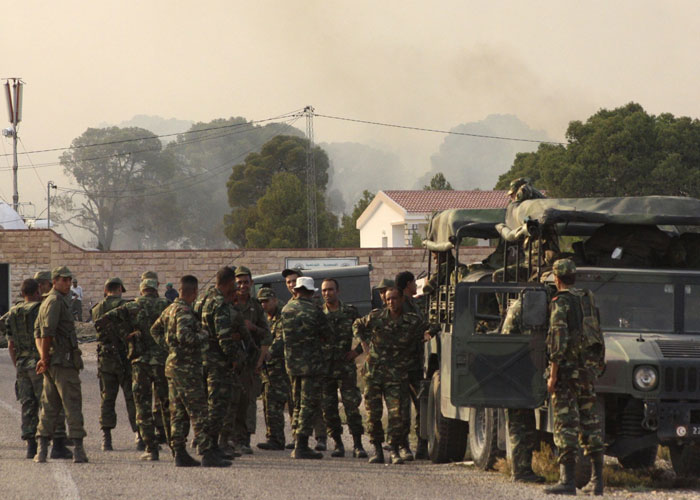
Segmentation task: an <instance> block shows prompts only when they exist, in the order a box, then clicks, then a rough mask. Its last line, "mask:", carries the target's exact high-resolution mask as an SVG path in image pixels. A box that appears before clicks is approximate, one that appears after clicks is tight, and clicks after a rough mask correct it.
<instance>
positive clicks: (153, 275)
mask: <svg viewBox="0 0 700 500" xmlns="http://www.w3.org/2000/svg"><path fill="white" fill-rule="evenodd" d="M141 280H156V281H158V273H157V272H155V271H146V272H145V273H143V274H142V275H141Z"/></svg>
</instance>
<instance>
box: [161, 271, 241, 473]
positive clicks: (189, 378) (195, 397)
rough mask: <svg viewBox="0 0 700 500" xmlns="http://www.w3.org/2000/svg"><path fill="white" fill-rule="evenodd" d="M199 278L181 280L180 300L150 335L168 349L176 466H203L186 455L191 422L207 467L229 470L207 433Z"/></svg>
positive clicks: (166, 363)
mask: <svg viewBox="0 0 700 500" xmlns="http://www.w3.org/2000/svg"><path fill="white" fill-rule="evenodd" d="M197 288H198V282H197V278H195V277H194V276H192V275H186V276H183V277H182V278H181V279H180V290H179V292H180V297H179V298H177V299H175V301H174V302H173V303H172V304H170V305H169V306H168V307H167V308H166V309H165V310H164V311H163V312H162V314H161V315H160V316H159V317H158V319H157V320H156V322H155V323H154V324H153V326H152V327H151V336H152V337H153V339H154V340H155V341H156V342H158V343H159V344H160V345H161V346H167V349H168V358H167V360H166V362H165V376H166V377H167V379H168V393H169V400H170V431H171V434H170V436H171V437H170V446H171V448H172V449H173V451H174V453H175V466H176V467H193V466H198V465H200V463H199V462H198V461H197V460H195V459H194V458H192V457H191V456H190V455H189V453H187V449H186V445H187V434H188V432H189V428H190V421H191V422H192V427H193V429H194V438H195V442H196V443H197V445H198V447H199V451H200V452H201V453H202V455H203V456H202V463H201V465H202V466H204V467H228V466H230V465H231V462H229V461H228V460H224V459H223V458H221V456H220V455H219V454H218V453H217V452H216V451H215V449H214V443H213V442H212V440H211V437H210V435H209V433H208V425H209V421H208V420H209V419H208V414H207V394H206V389H205V388H204V378H203V373H202V341H203V335H202V332H201V328H200V325H199V321H197V317H196V316H195V315H194V311H193V310H192V304H193V303H194V301H195V300H196V299H197V291H198V290H197Z"/></svg>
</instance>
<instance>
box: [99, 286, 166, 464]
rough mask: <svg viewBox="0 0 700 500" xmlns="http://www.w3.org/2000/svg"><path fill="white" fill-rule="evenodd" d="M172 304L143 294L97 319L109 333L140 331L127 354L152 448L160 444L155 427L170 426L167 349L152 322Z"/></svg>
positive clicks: (143, 434) (139, 412)
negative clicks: (155, 409) (156, 412)
mask: <svg viewBox="0 0 700 500" xmlns="http://www.w3.org/2000/svg"><path fill="white" fill-rule="evenodd" d="M155 286H157V285H155ZM151 287H152V284H151ZM168 305H169V302H168V300H167V299H165V298H161V297H157V296H151V295H142V296H140V297H137V298H136V300H134V301H133V302H127V303H125V304H122V305H121V306H119V307H117V308H115V309H112V310H111V311H109V312H107V313H106V314H105V315H104V316H102V318H100V319H99V320H97V321H95V327H96V328H97V329H98V331H105V333H106V335H112V336H114V337H118V338H121V339H123V338H125V337H126V336H127V335H128V334H130V333H132V332H138V333H137V334H136V335H135V336H133V337H132V338H131V339H129V340H128V341H127V346H128V353H127V357H128V359H129V360H130V361H131V374H132V389H133V394H134V403H135V406H136V423H137V425H138V428H139V432H140V433H141V437H142V438H143V440H144V442H145V443H146V448H147V450H148V451H151V450H153V449H154V448H155V447H156V446H157V442H156V434H155V429H156V428H163V429H169V428H170V409H169V408H168V405H169V401H168V381H167V379H166V378H165V358H166V356H167V352H166V350H165V349H164V348H163V347H162V346H160V345H158V344H157V343H156V342H155V341H154V340H153V337H151V333H150V331H151V326H152V325H153V323H155V321H156V320H157V319H158V317H159V316H160V315H161V313H162V312H163V311H164V310H165V308H166V307H168ZM154 394H155V402H156V405H157V407H159V409H160V412H159V415H160V417H159V418H161V420H159V421H156V420H155V418H154V417H155V415H154V412H153V396H154Z"/></svg>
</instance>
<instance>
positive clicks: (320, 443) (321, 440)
mask: <svg viewBox="0 0 700 500" xmlns="http://www.w3.org/2000/svg"><path fill="white" fill-rule="evenodd" d="M327 449H328V438H327V437H317V438H316V446H315V447H314V450H316V451H326V450H327Z"/></svg>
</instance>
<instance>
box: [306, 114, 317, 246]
mask: <svg viewBox="0 0 700 500" xmlns="http://www.w3.org/2000/svg"><path fill="white" fill-rule="evenodd" d="M304 114H305V115H306V138H307V139H308V144H307V149H306V227H307V234H308V238H309V243H308V246H309V248H318V224H317V214H316V165H315V164H314V108H313V106H306V107H305V108H304Z"/></svg>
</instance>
